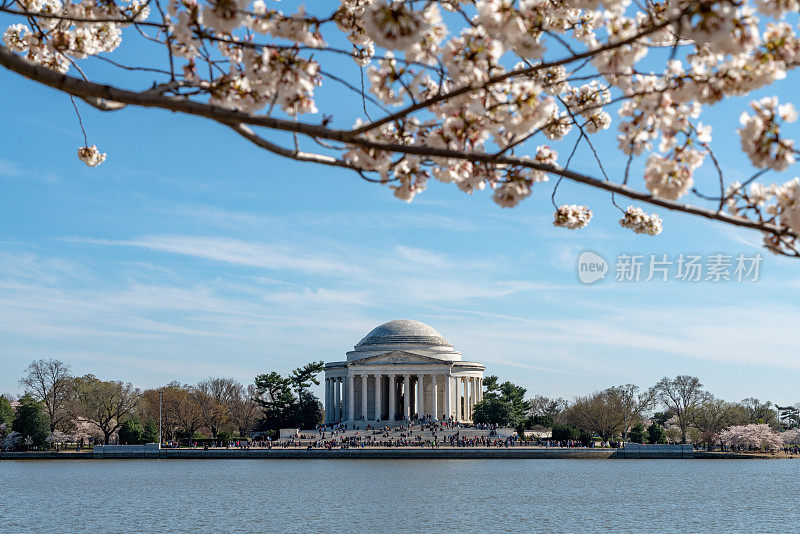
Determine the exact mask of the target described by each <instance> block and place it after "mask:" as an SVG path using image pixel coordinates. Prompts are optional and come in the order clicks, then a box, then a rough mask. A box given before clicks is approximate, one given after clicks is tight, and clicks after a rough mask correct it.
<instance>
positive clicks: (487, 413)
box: [473, 375, 800, 448]
mask: <svg viewBox="0 0 800 534" xmlns="http://www.w3.org/2000/svg"><path fill="white" fill-rule="evenodd" d="M484 388H485V392H484V398H483V400H482V401H481V402H479V403H477V404H476V405H475V409H474V415H473V418H474V420H475V422H476V423H488V424H498V425H504V426H510V427H514V428H516V429H517V431H518V433H522V432H525V431H534V432H535V431H537V430H538V431H540V432H542V433H545V431H547V430H550V431H551V432H552V439H556V440H559V441H564V440H576V441H577V440H580V441H583V442H585V443H588V442H590V441H591V440H592V439H594V438H595V437H597V438H599V439H601V440H603V441H608V442H610V441H615V440H620V441H621V440H623V439H625V440H628V441H632V442H638V443H645V442H648V443H665V442H666V441H667V440H669V441H671V442H675V443H678V442H680V443H688V442H691V443H695V444H698V445H700V446H703V447H706V448H713V447H715V446H720V445H722V443H723V441H724V439H723V438H724V436H725V432H726V431H727V430H729V429H731V428H738V427H745V426H748V425H755V426H758V425H766V426H767V427H769V428H771V429H772V430H786V429H792V428H797V427H800V405H796V406H776V405H774V404H772V403H771V402H762V401H761V400H759V399H756V398H746V399H744V400H742V401H739V402H729V401H726V400H723V399H720V398H717V397H715V396H714V395H713V394H712V393H710V392H709V391H706V390H705V389H704V387H703V384H702V383H701V382H700V380H699V379H698V378H697V377H694V376H689V375H679V376H676V377H675V378H669V377H665V378H663V379H661V380H660V381H659V382H658V383H656V384H655V385H654V386H652V387H650V388H647V389H641V388H639V387H638V386H635V385H631V384H626V385H620V386H612V387H609V388H606V389H603V390H600V391H596V392H594V393H591V394H588V395H582V396H578V397H576V398H575V399H574V400H573V401H571V402H570V401H567V400H565V399H563V398H550V397H546V396H542V395H536V396H534V397H532V398H527V399H526V393H527V392H526V390H525V388H523V387H521V386H517V385H514V384H512V383H511V382H508V381H506V382H503V383H500V382H499V379H498V377H496V376H489V377H486V378H485V379H484ZM756 430H758V431H762V432H763V429H760V428H759V429H754V430H753V431H754V432H755V431H756ZM734 434H735V433H734ZM731 435H732V434H731Z"/></svg>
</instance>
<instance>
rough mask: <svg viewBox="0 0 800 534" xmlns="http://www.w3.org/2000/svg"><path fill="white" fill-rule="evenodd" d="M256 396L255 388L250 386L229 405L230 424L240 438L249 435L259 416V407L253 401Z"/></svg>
mask: <svg viewBox="0 0 800 534" xmlns="http://www.w3.org/2000/svg"><path fill="white" fill-rule="evenodd" d="M257 396H258V391H257V390H256V387H255V386H254V385H253V384H250V385H249V386H247V389H246V390H241V391H240V392H239V396H238V397H237V398H236V399H234V400H233V402H232V404H231V410H230V414H231V423H232V424H233V425H234V426H235V427H236V429H237V430H238V431H239V435H240V436H242V437H246V436H247V435H248V434H249V433H250V431H251V430H252V429H253V426H254V425H255V423H256V421H257V420H258V418H259V417H260V415H261V409H260V406H259V405H258V403H257V402H256V401H255V398H256V397H257Z"/></svg>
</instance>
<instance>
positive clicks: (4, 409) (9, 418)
mask: <svg viewBox="0 0 800 534" xmlns="http://www.w3.org/2000/svg"><path fill="white" fill-rule="evenodd" d="M13 422H14V408H12V407H11V402H10V401H9V400H8V399H7V398H6V397H5V395H0V425H2V424H4V423H5V424H6V425H8V426H9V427H10V426H11V423H13Z"/></svg>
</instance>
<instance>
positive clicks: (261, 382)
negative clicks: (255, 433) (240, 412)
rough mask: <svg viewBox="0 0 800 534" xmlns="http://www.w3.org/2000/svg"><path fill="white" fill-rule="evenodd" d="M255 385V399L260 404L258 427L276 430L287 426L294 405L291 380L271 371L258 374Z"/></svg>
mask: <svg viewBox="0 0 800 534" xmlns="http://www.w3.org/2000/svg"><path fill="white" fill-rule="evenodd" d="M255 386H256V397H255V400H256V402H257V403H258V404H259V405H260V406H261V421H260V422H259V425H258V427H259V429H260V430H277V429H279V428H282V427H286V426H288V423H289V422H290V421H291V419H292V407H293V405H294V395H293V394H292V384H291V381H290V380H289V379H288V378H284V377H282V376H281V375H280V374H278V373H276V372H275V371H272V372H271V373H265V374H260V375H258V376H257V377H256V379H255Z"/></svg>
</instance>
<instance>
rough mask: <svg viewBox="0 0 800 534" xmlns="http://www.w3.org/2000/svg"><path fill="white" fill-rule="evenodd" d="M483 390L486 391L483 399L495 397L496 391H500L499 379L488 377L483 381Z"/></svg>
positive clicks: (495, 376) (493, 376)
mask: <svg viewBox="0 0 800 534" xmlns="http://www.w3.org/2000/svg"><path fill="white" fill-rule="evenodd" d="M483 389H485V390H486V391H485V392H484V394H483V398H484V399H485V398H486V397H495V396H497V390H498V389H500V379H499V378H498V377H497V375H489V376H487V377H485V378H484V379H483Z"/></svg>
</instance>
